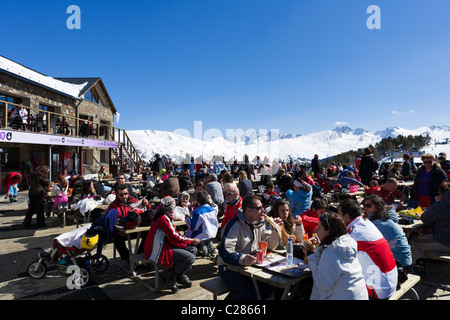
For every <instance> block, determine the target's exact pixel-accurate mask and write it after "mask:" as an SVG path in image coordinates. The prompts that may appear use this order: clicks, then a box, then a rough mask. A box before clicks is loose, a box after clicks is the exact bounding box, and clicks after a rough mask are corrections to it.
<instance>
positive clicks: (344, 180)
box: [337, 170, 364, 189]
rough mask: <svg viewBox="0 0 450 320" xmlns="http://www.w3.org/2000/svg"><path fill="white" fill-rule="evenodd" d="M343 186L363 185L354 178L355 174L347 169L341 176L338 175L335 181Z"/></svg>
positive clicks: (348, 187)
mask: <svg viewBox="0 0 450 320" xmlns="http://www.w3.org/2000/svg"><path fill="white" fill-rule="evenodd" d="M337 183H338V184H340V185H341V186H342V187H343V188H347V189H350V186H351V185H357V186H360V187H364V185H363V184H362V183H361V182H360V181H358V180H356V179H355V174H354V173H353V171H350V170H348V171H347V172H346V173H345V174H344V175H343V176H342V177H340V178H339V179H338V181H337Z"/></svg>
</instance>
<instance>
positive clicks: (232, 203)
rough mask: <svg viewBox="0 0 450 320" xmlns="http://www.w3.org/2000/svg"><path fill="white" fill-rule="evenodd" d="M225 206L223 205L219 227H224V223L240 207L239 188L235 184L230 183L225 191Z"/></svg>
mask: <svg viewBox="0 0 450 320" xmlns="http://www.w3.org/2000/svg"><path fill="white" fill-rule="evenodd" d="M225 199H226V201H227V206H226V207H225V214H224V216H223V220H222V225H221V229H222V230H224V229H225V225H226V224H227V222H228V221H230V220H231V219H232V218H233V217H234V216H235V215H236V214H237V212H238V210H239V209H240V208H241V207H242V197H241V196H240V193H239V188H238V187H237V186H236V185H231V186H230V187H229V188H228V190H227V191H226V193H225Z"/></svg>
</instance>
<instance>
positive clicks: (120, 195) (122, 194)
mask: <svg viewBox="0 0 450 320" xmlns="http://www.w3.org/2000/svg"><path fill="white" fill-rule="evenodd" d="M127 195H129V193H119V197H123V196H127Z"/></svg>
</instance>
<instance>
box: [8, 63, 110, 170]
mask: <svg viewBox="0 0 450 320" xmlns="http://www.w3.org/2000/svg"><path fill="white" fill-rule="evenodd" d="M100 81H101V80H99V81H98V82H97V83H96V84H94V87H95V90H96V92H97V93H98V94H99V95H100V97H102V101H103V104H104V105H103V106H102V105H99V104H96V103H93V102H91V101H88V100H85V99H82V100H81V101H80V100H77V99H75V98H73V97H69V96H66V95H64V94H62V93H58V92H55V91H53V90H50V89H48V88H45V87H41V86H39V85H36V84H33V83H30V82H27V81H24V80H22V79H20V78H16V77H14V76H11V75H8V74H5V73H1V72H0V94H6V95H8V96H14V97H18V98H21V99H22V105H24V106H25V107H30V108H33V109H34V110H38V109H39V105H44V106H46V107H49V108H50V109H49V110H52V112H54V113H56V114H61V115H63V116H66V117H68V121H69V122H70V125H71V126H72V127H73V128H74V130H73V132H72V133H71V135H75V134H76V123H75V122H76V120H75V118H79V117H80V116H81V115H84V116H90V117H91V119H92V122H94V123H102V124H103V125H107V126H110V130H109V132H110V133H112V130H113V129H112V126H113V125H114V112H115V108H114V106H111V105H109V100H108V99H106V95H107V93H105V92H104V90H105V89H104V88H103V85H100ZM54 117H56V116H54ZM1 125H2V124H0V127H1ZM49 133H53V131H49ZM92 138H93V139H96V138H95V137H92ZM99 139H104V137H100V138H99ZM107 139H108V140H112V134H111V135H108V136H107ZM36 146H38V145H34V146H33V148H35V147H36ZM1 147H13V148H17V149H18V150H20V151H18V152H19V153H20V158H21V159H20V160H21V161H27V160H28V157H29V156H30V151H29V150H31V149H32V148H30V145H25V144H22V145H17V144H7V143H1V142H0V148H1ZM65 148H66V149H63V148H60V147H54V148H53V150H52V149H50V146H44V148H41V151H42V153H45V152H48V150H52V151H53V152H70V153H72V154H74V153H78V155H77V158H78V159H80V156H81V155H80V153H81V152H83V150H85V152H84V153H83V154H84V155H86V154H87V155H88V156H87V157H86V158H85V159H84V161H83V163H80V164H79V165H77V167H82V168H83V169H82V170H83V174H89V173H97V172H98V171H99V169H100V166H101V165H105V166H106V167H107V171H108V172H109V170H108V169H109V168H108V167H109V164H110V156H111V152H110V150H109V149H104V148H90V147H65ZM43 160H45V162H49V161H51V159H49V156H48V155H46V157H45V159H43ZM101 160H104V161H101ZM74 167H75V165H74ZM17 169H20V168H17ZM5 171H7V170H4V171H3V172H2V177H0V178H3V177H4V176H5V174H6V172H5Z"/></svg>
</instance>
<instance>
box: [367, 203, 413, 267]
mask: <svg viewBox="0 0 450 320" xmlns="http://www.w3.org/2000/svg"><path fill="white" fill-rule="evenodd" d="M389 211H394V213H395V209H390V210H389ZM389 213H390V214H391V212H389ZM392 216H394V218H395V216H396V215H392V214H391V218H390V219H387V220H383V219H377V220H374V221H372V222H373V224H374V225H375V226H376V227H377V228H378V230H380V232H381V234H382V235H383V237H384V238H385V239H386V240H387V242H388V243H389V247H390V248H391V251H392V254H393V255H394V258H395V260H397V261H400V263H401V264H402V265H403V266H410V265H411V263H412V257H411V247H410V246H409V243H408V239H407V238H406V235H405V233H404V232H403V229H402V227H401V226H400V225H399V224H398V223H396V222H395V221H394V220H393V218H392Z"/></svg>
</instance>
